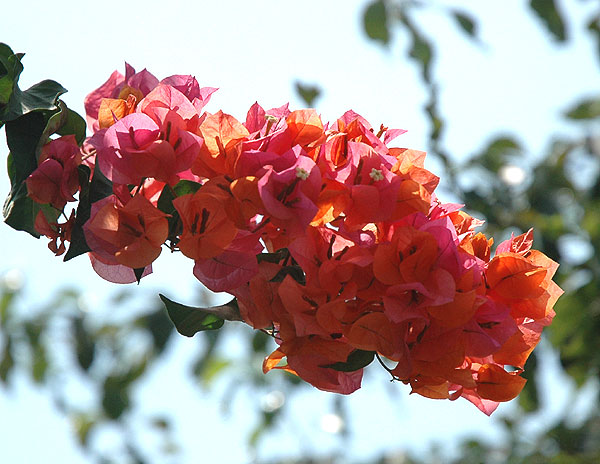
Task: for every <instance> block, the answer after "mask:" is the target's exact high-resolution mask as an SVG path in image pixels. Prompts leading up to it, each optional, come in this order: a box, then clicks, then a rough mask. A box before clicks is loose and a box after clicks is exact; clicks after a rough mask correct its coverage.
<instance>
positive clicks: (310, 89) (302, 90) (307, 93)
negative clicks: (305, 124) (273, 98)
mask: <svg viewBox="0 0 600 464" xmlns="http://www.w3.org/2000/svg"><path fill="white" fill-rule="evenodd" d="M296 92H298V95H300V98H302V100H304V103H306V106H308V107H312V106H313V102H314V101H315V100H316V99H317V98H318V97H319V95H321V89H320V88H319V87H317V86H316V85H305V84H302V83H301V82H296Z"/></svg>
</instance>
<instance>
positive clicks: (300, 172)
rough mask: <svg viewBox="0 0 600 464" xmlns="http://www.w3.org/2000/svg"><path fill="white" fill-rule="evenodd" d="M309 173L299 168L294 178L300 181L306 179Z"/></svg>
mask: <svg viewBox="0 0 600 464" xmlns="http://www.w3.org/2000/svg"><path fill="white" fill-rule="evenodd" d="M308 176H309V173H308V171H307V170H306V169H302V168H300V167H297V168H296V177H299V178H300V179H302V180H306V179H308Z"/></svg>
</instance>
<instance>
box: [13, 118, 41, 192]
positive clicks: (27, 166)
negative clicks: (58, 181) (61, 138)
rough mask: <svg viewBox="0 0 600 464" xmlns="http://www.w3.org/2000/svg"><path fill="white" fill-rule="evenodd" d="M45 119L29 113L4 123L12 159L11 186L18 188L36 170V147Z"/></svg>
mask: <svg viewBox="0 0 600 464" xmlns="http://www.w3.org/2000/svg"><path fill="white" fill-rule="evenodd" d="M45 128H46V119H45V117H44V115H43V114H42V113H40V112H35V113H30V114H27V115H25V116H22V117H20V118H18V119H16V120H14V121H9V122H8V123H6V142H7V144H8V148H9V150H10V152H11V154H12V157H13V163H14V165H13V167H12V169H14V171H13V173H14V176H11V179H10V180H11V185H12V186H13V187H14V186H18V185H19V184H20V183H21V182H23V181H24V180H25V179H27V177H28V176H29V175H30V174H31V173H32V172H33V171H34V170H35V169H36V168H37V159H38V154H39V153H38V145H39V141H40V138H41V137H42V134H43V133H44V129H45Z"/></svg>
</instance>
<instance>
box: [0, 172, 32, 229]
mask: <svg viewBox="0 0 600 464" xmlns="http://www.w3.org/2000/svg"><path fill="white" fill-rule="evenodd" d="M39 211H40V205H38V204H37V203H35V202H34V201H33V200H32V199H31V198H29V197H28V196H27V186H26V185H25V184H24V183H21V184H20V185H19V186H18V187H16V188H13V189H12V190H11V191H10V193H9V194H8V197H6V201H5V202H4V208H3V210H2V214H3V215H4V222H6V224H8V225H9V226H11V227H12V228H13V229H15V230H22V231H25V232H28V233H29V234H31V235H32V236H34V237H35V238H39V237H40V234H39V233H38V232H37V230H35V227H34V224H35V218H36V216H37V214H38V212H39Z"/></svg>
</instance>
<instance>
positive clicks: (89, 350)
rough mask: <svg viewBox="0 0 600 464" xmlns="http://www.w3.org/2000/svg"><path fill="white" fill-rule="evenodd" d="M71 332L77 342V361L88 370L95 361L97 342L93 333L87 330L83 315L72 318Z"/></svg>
mask: <svg viewBox="0 0 600 464" xmlns="http://www.w3.org/2000/svg"><path fill="white" fill-rule="evenodd" d="M71 332H72V335H73V339H74V342H75V352H76V355H77V362H78V363H79V366H80V367H81V368H82V369H83V370H84V371H87V370H88V369H89V368H90V366H91V365H92V363H93V362H94V358H95V355H96V344H95V343H94V339H93V338H92V336H91V334H90V333H89V332H88V331H87V330H86V328H85V326H84V324H83V318H82V317H81V315H77V316H75V317H73V319H72V320H71Z"/></svg>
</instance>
